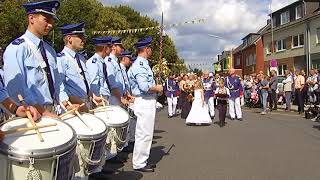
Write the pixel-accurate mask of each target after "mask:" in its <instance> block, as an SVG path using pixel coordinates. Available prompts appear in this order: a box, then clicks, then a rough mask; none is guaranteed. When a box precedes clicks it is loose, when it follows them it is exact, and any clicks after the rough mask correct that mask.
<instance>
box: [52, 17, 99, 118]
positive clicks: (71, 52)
mask: <svg viewBox="0 0 320 180" xmlns="http://www.w3.org/2000/svg"><path fill="white" fill-rule="evenodd" d="M84 26H85V24H84V23H79V24H68V25H65V26H62V27H60V30H61V31H62V34H63V41H64V43H65V46H64V48H63V50H62V51H61V52H60V53H59V54H58V58H57V62H58V68H59V71H60V72H61V78H62V82H63V84H64V91H61V92H60V102H61V103H62V105H63V106H65V107H66V108H67V109H68V108H70V109H74V108H77V107H79V105H80V104H82V103H86V105H87V106H83V108H80V111H85V112H88V111H89V110H88V109H89V108H90V87H89V73H88V71H87V67H86V64H85V63H86V59H85V58H84V56H83V55H82V54H80V53H79V51H80V50H82V49H83V48H84V43H85V38H86V34H85V29H84ZM94 98H95V100H96V101H99V102H101V98H100V97H94ZM68 101H69V102H71V103H72V104H73V105H69V104H68ZM70 106H71V107H70Z"/></svg>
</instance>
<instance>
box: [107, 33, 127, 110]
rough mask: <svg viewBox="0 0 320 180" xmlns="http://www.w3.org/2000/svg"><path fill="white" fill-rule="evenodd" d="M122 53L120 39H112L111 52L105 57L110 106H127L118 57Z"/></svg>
mask: <svg viewBox="0 0 320 180" xmlns="http://www.w3.org/2000/svg"><path fill="white" fill-rule="evenodd" d="M122 51H123V46H122V42H121V38H119V37H113V38H112V51H111V53H110V55H109V57H107V58H106V59H107V73H108V80H109V83H110V88H111V89H110V90H111V97H110V100H109V101H110V104H112V105H123V106H128V104H129V103H128V101H127V100H126V98H124V96H125V83H124V79H123V76H122V74H121V68H120V65H119V60H118V57H117V56H119V55H120V54H121V52H122Z"/></svg>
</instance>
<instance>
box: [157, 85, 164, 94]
mask: <svg viewBox="0 0 320 180" xmlns="http://www.w3.org/2000/svg"><path fill="white" fill-rule="evenodd" d="M155 89H156V91H157V92H159V93H161V92H162V91H163V86H162V85H156V87H155Z"/></svg>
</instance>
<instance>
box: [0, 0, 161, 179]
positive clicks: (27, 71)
mask: <svg viewBox="0 0 320 180" xmlns="http://www.w3.org/2000/svg"><path fill="white" fill-rule="evenodd" d="M59 6H60V2H59V1H57V0H50V1H39V2H29V3H26V4H24V5H23V7H24V8H25V10H26V16H27V20H28V27H27V30H26V31H25V33H24V34H23V35H22V36H21V37H18V38H17V39H15V40H14V41H13V42H11V43H10V45H9V46H8V47H7V48H6V49H5V52H4V55H3V60H4V74H3V76H4V78H3V83H1V94H0V101H1V107H2V109H4V112H5V113H4V114H6V115H5V116H3V117H2V119H3V120H4V121H3V123H1V131H0V138H1V141H2V142H1V144H0V151H1V154H0V166H1V167H4V170H0V172H1V173H0V179H1V180H21V179H25V178H26V179H28V180H40V179H44V180H49V179H52V180H70V179H88V177H93V178H98V179H99V178H104V177H105V176H104V173H106V172H107V171H108V170H105V169H103V167H104V164H105V163H108V162H112V161H122V159H121V158H119V157H118V156H117V153H118V152H121V151H124V152H133V159H132V163H133V169H134V170H135V171H141V172H153V171H154V168H156V166H155V165H154V164H149V163H148V158H149V154H150V149H151V144H152V138H153V131H154V123H155V114H156V102H157V101H156V96H157V93H162V91H163V86H162V85H157V84H156V83H155V80H154V77H153V72H152V70H151V68H150V66H149V58H150V57H151V55H152V47H151V42H152V38H150V37H145V38H142V39H140V40H139V41H138V42H136V43H135V45H134V48H135V49H136V50H137V56H136V57H134V55H133V53H132V52H130V51H125V50H124V47H123V45H122V40H121V38H119V37H111V36H107V37H96V38H93V43H94V46H95V54H94V55H93V56H92V57H91V58H89V59H88V60H86V58H85V57H84V56H83V55H82V54H81V51H82V50H83V48H84V45H85V42H86V38H87V35H86V33H85V23H82V22H80V23H78V24H66V25H63V26H61V27H59V29H60V30H61V32H62V34H63V42H64V48H63V50H62V51H61V52H59V53H56V51H55V50H54V49H53V48H52V47H51V45H50V44H49V43H47V42H46V41H44V40H43V37H44V36H46V35H48V33H49V32H50V31H51V30H52V28H53V25H54V22H55V21H56V20H57V19H58V17H57V16H56V11H57V10H58V8H59ZM14 116H16V117H14ZM34 132H35V133H34ZM26 142H28V143H26ZM9 156H10V157H12V158H8V157H9Z"/></svg>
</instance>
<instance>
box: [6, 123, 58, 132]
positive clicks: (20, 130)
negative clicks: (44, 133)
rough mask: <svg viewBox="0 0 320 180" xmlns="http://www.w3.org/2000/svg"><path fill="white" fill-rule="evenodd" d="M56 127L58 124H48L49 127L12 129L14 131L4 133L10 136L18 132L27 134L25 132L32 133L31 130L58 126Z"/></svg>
mask: <svg viewBox="0 0 320 180" xmlns="http://www.w3.org/2000/svg"><path fill="white" fill-rule="evenodd" d="M56 125H57V123H53V124H47V125H42V126H37V127H28V128H18V129H12V130H8V131H4V132H3V133H4V134H5V135H9V134H14V133H18V132H25V131H30V130H36V129H41V128H47V127H52V126H56Z"/></svg>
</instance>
